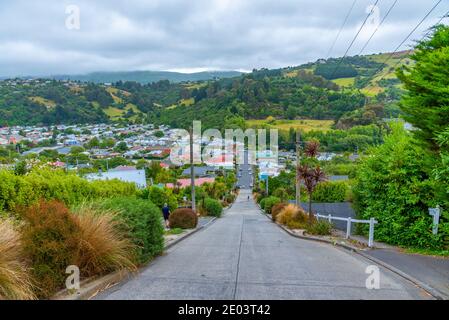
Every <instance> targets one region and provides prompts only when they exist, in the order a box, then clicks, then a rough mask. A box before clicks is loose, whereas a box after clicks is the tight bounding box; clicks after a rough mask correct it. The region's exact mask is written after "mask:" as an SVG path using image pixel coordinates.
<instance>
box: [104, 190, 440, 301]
mask: <svg viewBox="0 0 449 320" xmlns="http://www.w3.org/2000/svg"><path fill="white" fill-rule="evenodd" d="M248 195H250V191H245V190H242V191H241V194H240V196H239V197H238V199H237V202H236V203H235V204H234V206H233V207H232V209H231V210H230V211H229V212H228V213H227V214H226V216H224V217H223V218H222V219H219V220H218V221H217V222H215V223H213V224H212V225H211V226H209V227H208V228H206V229H204V230H202V231H200V232H198V233H196V234H194V235H193V236H191V237H190V238H188V239H186V240H184V241H182V242H181V243H179V244H177V245H175V246H174V247H173V248H171V249H170V250H168V252H167V253H166V254H165V255H164V256H162V257H159V258H157V259H156V260H154V261H153V262H152V263H151V264H150V265H149V266H148V267H147V268H145V269H144V270H143V271H142V272H141V273H140V274H139V275H138V276H137V277H135V278H133V279H131V280H129V281H127V282H125V283H123V284H121V285H118V286H116V287H113V288H111V289H110V290H109V291H106V292H103V293H102V294H100V295H99V296H97V297H96V298H97V299H109V300H111V299H112V300H117V299H132V300H135V299H137V300H140V299H145V300H152V299H157V300H175V299H176V300H178V299H179V300H183V299H192V300H200V299H201V300H202V299H223V300H251V299H261V300H267V299H273V300H296V299H354V300H360V299H362V300H363V299H431V298H432V297H430V296H429V295H428V294H427V293H425V292H424V291H423V290H421V289H419V288H417V287H415V286H414V285H412V284H411V283H410V282H408V281H407V280H405V279H403V278H401V277H399V276H397V275H396V274H394V273H392V272H390V271H388V270H385V269H382V268H381V277H380V278H381V282H380V285H381V287H380V289H379V290H367V289H366V285H365V283H366V279H367V277H368V275H367V274H366V273H365V271H366V268H367V267H368V266H370V265H371V264H372V262H369V261H368V260H365V259H364V258H362V257H360V256H358V255H356V254H353V253H350V252H349V251H345V250H343V249H339V248H335V247H333V246H330V245H327V244H321V243H317V242H313V241H306V240H300V239H297V238H293V237H291V236H290V235H288V234H287V233H285V232H284V231H283V230H281V229H280V228H278V227H277V226H276V225H275V224H273V223H271V222H270V221H269V220H268V219H267V218H266V217H264V216H263V215H261V214H260V212H259V209H258V208H257V206H256V204H255V203H254V202H253V201H248V200H247V197H248Z"/></svg>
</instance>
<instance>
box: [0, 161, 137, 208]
mask: <svg viewBox="0 0 449 320" xmlns="http://www.w3.org/2000/svg"><path fill="white" fill-rule="evenodd" d="M136 192H137V189H136V186H135V185H134V184H132V183H126V182H122V181H118V180H110V181H93V182H89V181H87V180H86V179H83V178H81V177H79V176H77V175H76V174H73V173H65V172H64V171H62V170H51V169H36V170H33V171H32V172H30V173H29V174H27V175H25V176H16V175H14V173H13V172H11V171H8V170H0V211H1V210H6V211H14V210H15V208H16V207H18V206H30V205H33V204H35V203H37V202H38V201H39V200H59V201H62V202H64V203H65V204H66V205H75V204H78V203H81V202H84V201H86V200H95V199H102V198H109V197H113V196H131V195H134V194H135V193H136Z"/></svg>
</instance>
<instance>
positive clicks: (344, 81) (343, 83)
mask: <svg viewBox="0 0 449 320" xmlns="http://www.w3.org/2000/svg"><path fill="white" fill-rule="evenodd" d="M332 82H333V83H335V84H336V85H338V86H340V87H352V86H353V85H354V83H355V77H353V78H340V79H335V80H332Z"/></svg>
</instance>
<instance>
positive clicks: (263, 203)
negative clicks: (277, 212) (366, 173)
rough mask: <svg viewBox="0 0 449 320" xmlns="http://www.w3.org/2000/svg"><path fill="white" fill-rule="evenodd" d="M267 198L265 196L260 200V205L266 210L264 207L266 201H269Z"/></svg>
mask: <svg viewBox="0 0 449 320" xmlns="http://www.w3.org/2000/svg"><path fill="white" fill-rule="evenodd" d="M267 199H268V198H263V199H261V200H260V202H259V205H260V207H261V208H262V210H265V209H264V208H265V203H266V202H267Z"/></svg>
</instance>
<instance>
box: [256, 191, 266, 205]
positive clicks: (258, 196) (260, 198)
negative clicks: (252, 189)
mask: <svg viewBox="0 0 449 320" xmlns="http://www.w3.org/2000/svg"><path fill="white" fill-rule="evenodd" d="M264 198H265V195H264V194H263V193H256V194H255V199H256V201H257V203H258V204H260V203H261V201H262V200H263V199H264Z"/></svg>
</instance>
